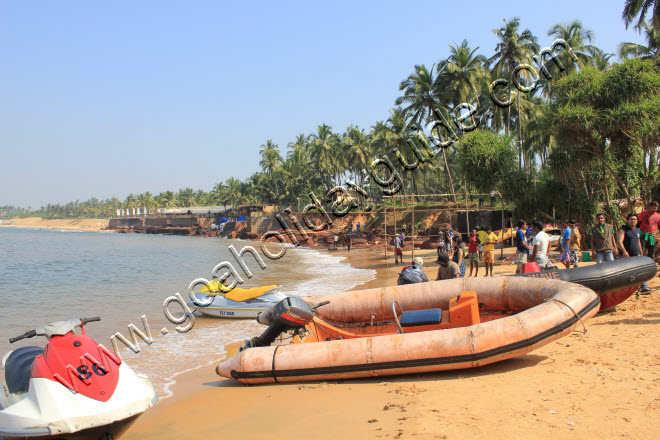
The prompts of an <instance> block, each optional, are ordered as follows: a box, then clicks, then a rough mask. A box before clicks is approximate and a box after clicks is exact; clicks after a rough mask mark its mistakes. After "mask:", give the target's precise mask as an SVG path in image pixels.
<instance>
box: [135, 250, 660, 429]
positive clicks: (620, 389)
mask: <svg viewBox="0 0 660 440" xmlns="http://www.w3.org/2000/svg"><path fill="white" fill-rule="evenodd" d="M335 252H337V254H338V255H347V253H346V252H345V251H335ZM333 253H334V252H333ZM416 253H417V252H416ZM421 253H422V254H423V255H425V261H426V264H425V271H426V272H427V274H428V275H429V279H435V275H436V272H437V265H436V264H435V263H434V261H435V252H434V251H421ZM510 253H511V251H510V250H509V251H508V252H507V254H508V255H510ZM496 255H499V251H497V253H496ZM347 257H348V261H349V262H350V263H351V264H352V265H354V266H355V267H370V268H375V269H376V270H377V272H378V276H377V278H376V280H373V281H370V282H368V283H365V284H363V285H361V286H358V287H356V289H364V288H372V287H379V286H386V285H392V284H395V283H396V279H397V275H398V273H399V272H400V270H401V268H402V267H403V265H402V264H399V265H393V264H392V263H393V256H392V255H389V259H388V261H387V262H386V261H384V260H383V252H382V251H378V252H376V251H373V250H354V251H351V253H350V255H347ZM410 259H411V258H410V253H409V252H408V253H406V260H407V261H409V260H410ZM581 264H584V263H581ZM591 264H593V263H591ZM483 270H484V269H483V268H480V275H483V273H484V272H483ZM514 271H515V265H500V266H496V267H495V271H494V272H495V275H504V274H511V273H513V272H514ZM468 273H469V268H468ZM649 286H650V287H654V288H656V289H659V290H657V291H655V292H653V293H651V294H650V295H647V296H641V297H640V298H639V299H637V298H636V297H635V295H633V296H632V297H631V298H629V299H628V300H627V301H626V302H624V303H623V304H621V305H619V306H618V307H617V308H616V309H615V310H611V311H608V312H601V313H599V314H598V315H596V316H595V317H594V318H592V319H591V320H589V321H587V322H586V326H587V330H588V332H587V333H586V334H583V333H582V331H581V330H582V329H581V328H580V327H578V329H577V331H575V332H573V334H571V335H569V336H568V337H565V338H563V339H560V340H559V341H556V342H554V343H551V344H549V345H547V346H545V347H542V348H541V349H539V350H536V351H534V352H532V353H530V354H528V355H524V356H520V357H518V358H515V359H511V360H508V361H504V362H500V363H496V364H492V365H488V366H484V367H479V368H474V369H466V370H458V371H452V372H442V373H431V374H419V375H408V376H394V377H380V378H374V379H367V380H364V379H362V380H345V381H331V382H328V383H299V384H274V385H261V386H246V385H241V384H238V383H236V382H234V381H231V380H227V379H221V378H219V377H218V376H217V375H216V374H215V371H214V369H213V368H208V367H206V368H203V369H199V370H195V371H192V372H190V373H187V374H183V375H182V376H180V377H179V380H178V382H177V384H176V385H175V386H174V388H173V391H174V396H173V397H170V398H168V399H164V400H162V401H161V402H159V403H158V405H157V406H156V407H155V408H153V409H152V410H150V411H148V412H147V413H146V414H144V415H143V416H142V417H141V418H139V419H138V420H137V422H136V423H135V424H134V425H133V426H132V427H131V429H130V430H129V432H128V433H127V434H126V435H125V436H124V437H123V438H125V439H181V438H240V439H257V438H258V439H261V440H263V439H264V438H269V439H289V438H291V437H292V436H312V437H313V438H315V439H338V438H347V439H354V438H355V439H357V438H374V439H375V438H410V439H474V438H485V437H488V438H492V439H507V440H508V439H511V438H521V439H523V438H524V439H545V438H553V439H572V438H602V439H610V438H631V439H646V438H648V439H650V438H655V437H656V436H657V432H658V425H659V423H660V369H659V368H658V367H659V366H660V326H659V325H658V324H660V278H658V277H656V278H655V279H654V280H653V281H651V282H649ZM246 336H250V335H246ZM237 347H238V344H235V345H234V346H233V347H232V348H231V349H230V354H233V353H234V352H235V351H236V350H237Z"/></svg>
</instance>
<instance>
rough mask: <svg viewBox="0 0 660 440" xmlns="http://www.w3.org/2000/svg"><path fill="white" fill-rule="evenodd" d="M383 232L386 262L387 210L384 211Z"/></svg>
mask: <svg viewBox="0 0 660 440" xmlns="http://www.w3.org/2000/svg"><path fill="white" fill-rule="evenodd" d="M383 230H384V241H385V243H384V245H385V246H384V247H385V260H387V209H386V210H385V227H384V228H383Z"/></svg>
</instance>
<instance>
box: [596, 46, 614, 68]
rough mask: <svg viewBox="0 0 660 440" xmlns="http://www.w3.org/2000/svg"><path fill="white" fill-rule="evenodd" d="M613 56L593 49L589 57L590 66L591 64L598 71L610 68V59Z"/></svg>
mask: <svg viewBox="0 0 660 440" xmlns="http://www.w3.org/2000/svg"><path fill="white" fill-rule="evenodd" d="M613 56H614V54H611V53H605V52H604V51H603V50H602V49H598V48H596V49H594V51H593V54H592V55H591V64H593V65H594V66H595V67H596V69H598V70H601V71H602V70H605V69H607V68H608V67H610V64H611V63H610V58H612V57H613Z"/></svg>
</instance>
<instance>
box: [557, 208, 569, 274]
mask: <svg viewBox="0 0 660 440" xmlns="http://www.w3.org/2000/svg"><path fill="white" fill-rule="evenodd" d="M561 227H562V229H563V231H562V232H561V254H559V261H561V262H562V263H564V269H568V268H569V267H570V265H571V255H570V250H569V248H568V246H569V243H570V241H571V228H570V227H569V226H568V220H562V221H561Z"/></svg>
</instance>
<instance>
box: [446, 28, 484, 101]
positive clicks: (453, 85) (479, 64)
mask: <svg viewBox="0 0 660 440" xmlns="http://www.w3.org/2000/svg"><path fill="white" fill-rule="evenodd" d="M477 50H479V48H478V47H477V48H476V49H474V50H471V49H470V46H469V43H468V41H467V40H463V42H462V43H461V44H460V45H458V44H457V45H454V46H451V45H450V46H449V52H450V55H449V57H448V58H447V59H446V60H444V61H441V62H440V63H439V64H438V71H439V74H438V78H439V80H440V81H441V82H442V83H445V84H446V86H447V88H448V89H449V90H450V93H451V100H452V104H453V107H456V106H458V105H460V104H462V103H466V102H468V101H469V100H471V98H473V97H474V98H477V103H478V101H479V94H480V92H481V90H483V88H484V86H485V85H486V84H485V81H484V78H485V68H484V66H485V65H486V64H487V63H488V60H487V59H486V57H485V56H483V55H475V53H476V52H477Z"/></svg>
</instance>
